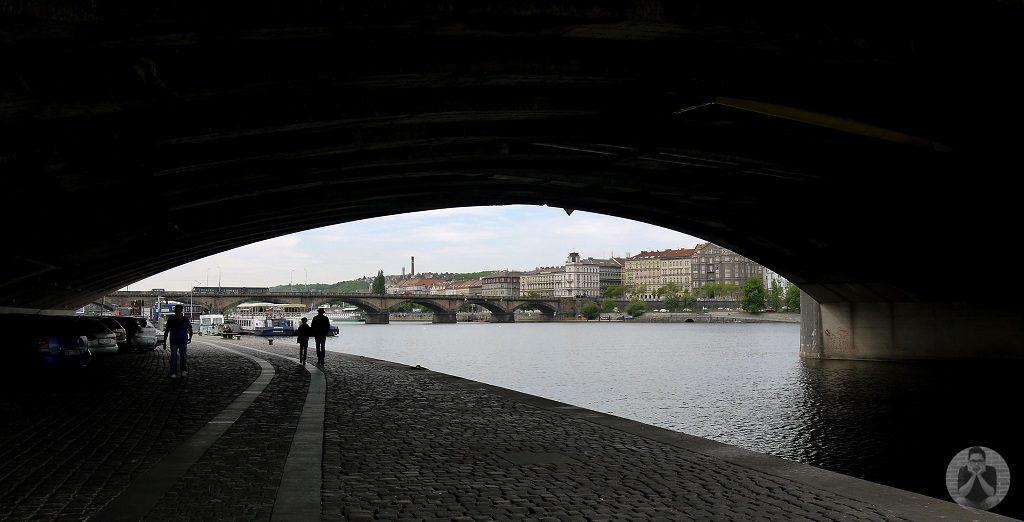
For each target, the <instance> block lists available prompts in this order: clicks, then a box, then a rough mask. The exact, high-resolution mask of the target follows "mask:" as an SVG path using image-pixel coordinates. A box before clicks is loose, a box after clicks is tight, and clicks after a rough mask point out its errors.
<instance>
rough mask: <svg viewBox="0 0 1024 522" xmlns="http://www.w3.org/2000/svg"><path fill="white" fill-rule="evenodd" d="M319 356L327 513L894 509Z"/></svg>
mask: <svg viewBox="0 0 1024 522" xmlns="http://www.w3.org/2000/svg"><path fill="white" fill-rule="evenodd" d="M327 366H328V376H329V381H328V395H329V400H328V406H327V420H326V422H327V426H326V434H325V443H324V444H325V452H324V513H323V515H324V518H325V519H330V520H392V519H406V518H409V519H428V520H434V519H437V520H442V519H443V520H453V519H454V520H494V519H531V520H780V519H786V520H816V521H825V520H892V519H896V518H894V517H891V516H889V515H888V514H886V513H883V512H882V511H881V510H879V509H878V508H876V507H875V506H872V505H870V504H867V503H864V502H859V501H856V500H853V499H850V498H845V497H843V496H839V495H835V494H830V493H828V492H825V491H821V490H816V489H815V488H812V487H808V486H805V485H802V484H800V483H797V482H793V481H790V480H786V479H781V478H778V477H773V476H771V475H767V474H764V473H761V472H757V471H754V470H751V469H748V468H743V467H740V466H736V465H733V464H729V463H727V462H724V461H722V460H718V459H714V458H711V457H707V456H705V455H701V454H698V453H694V452H690V451H686V450H682V449H679V448H677V447H673V446H669V445H666V444H662V443H660V442H657V441H654V440H651V439H648V438H644V437H640V436H636V435H632V434H629V433H624V432H621V431H616V430H612V429H609V428H607V427H604V426H600V425H597V424H594V423H591V422H588V421H586V420H582V419H579V418H575V417H570V416H565V415H562V414H560V413H557V412H553V411H547V410H544V409H540V408H536V407H533V406H530V405H526V404H522V403H519V402H516V401H512V400H508V399H505V398H503V397H500V396H498V395H496V394H494V393H493V392H492V391H491V390H489V389H487V388H484V387H478V388H476V389H474V388H473V387H472V386H471V385H469V386H467V385H466V383H467V381H462V382H455V381H454V380H449V379H443V378H438V374H434V373H432V372H427V371H423V370H418V369H415V368H408V367H405V368H403V367H400V366H398V365H389V364H382V363H381V362H379V361H374V360H372V359H366V358H361V357H355V356H344V355H339V354H331V356H330V357H329V358H328V364H327ZM470 384H471V383H470Z"/></svg>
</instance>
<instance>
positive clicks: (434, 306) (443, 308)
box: [388, 296, 452, 314]
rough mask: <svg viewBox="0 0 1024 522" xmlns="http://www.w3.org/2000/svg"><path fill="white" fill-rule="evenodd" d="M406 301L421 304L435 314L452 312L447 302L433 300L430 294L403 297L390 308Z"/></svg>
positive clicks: (390, 307) (390, 308)
mask: <svg viewBox="0 0 1024 522" xmlns="http://www.w3.org/2000/svg"><path fill="white" fill-rule="evenodd" d="M406 303H409V304H415V305H420V306H422V307H424V308H426V309H427V310H429V311H430V312H432V313H435V314H447V313H451V312H452V310H450V309H449V306H447V303H438V302H437V301H433V300H431V299H430V298H429V297H428V296H421V297H410V298H403V299H401V300H399V301H397V302H395V303H393V304H391V305H390V306H388V310H393V309H394V308H395V307H396V306H401V305H403V304H406Z"/></svg>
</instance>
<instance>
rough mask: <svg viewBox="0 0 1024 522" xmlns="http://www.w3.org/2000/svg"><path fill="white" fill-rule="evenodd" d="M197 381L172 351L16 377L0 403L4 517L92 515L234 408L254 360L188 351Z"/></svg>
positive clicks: (0, 510) (1, 512)
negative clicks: (174, 376)
mask: <svg viewBox="0 0 1024 522" xmlns="http://www.w3.org/2000/svg"><path fill="white" fill-rule="evenodd" d="M190 365H191V367H192V371H191V372H190V373H191V375H190V376H189V377H188V378H187V379H184V380H182V381H180V382H176V383H171V382H170V380H169V379H168V373H169V371H168V357H167V352H166V351H164V350H160V349H157V350H155V351H151V352H143V353H129V354H118V355H116V356H114V357H112V358H108V359H105V360H103V359H101V360H97V361H94V363H93V364H91V365H90V367H89V368H87V369H86V370H85V371H82V372H69V373H63V372H61V373H52V372H49V373H39V374H30V375H20V376H19V375H14V376H11V377H12V378H9V379H6V380H4V381H3V384H2V387H3V394H2V396H0V463H2V464H0V519H5V520H23V519H46V520H50V519H56V518H62V519H68V520H81V519H83V518H86V517H88V516H90V515H92V514H94V513H95V512H96V511H98V510H99V509H100V508H101V507H102V506H103V505H105V504H106V503H107V502H109V501H110V500H111V499H113V498H114V497H115V496H116V495H118V494H119V493H120V492H121V491H123V490H124V489H125V488H126V487H127V485H128V483H129V481H130V480H131V479H132V477H133V476H137V475H139V474H140V473H141V472H142V471H144V470H146V469H148V468H149V467H150V466H152V465H153V464H154V463H155V462H157V461H159V460H160V459H161V458H162V457H163V456H164V455H166V454H167V453H169V452H170V451H171V450H172V449H174V448H175V447H176V446H177V445H178V444H180V443H181V442H182V441H183V440H185V439H187V438H188V437H189V436H191V435H192V434H193V433H195V432H196V431H197V430H198V429H199V428H201V427H202V426H203V425H204V424H205V423H206V422H208V421H209V420H210V419H211V418H213V417H214V416H215V415H216V414H217V413H218V412H220V411H221V410H222V409H223V408H224V406H225V405H227V404H228V403H230V402H231V401H232V400H233V399H234V398H235V397H236V396H237V395H238V394H239V393H240V392H241V391H242V390H244V389H245V387H246V386H248V385H249V383H250V382H252V380H253V379H255V378H256V375H258V373H259V369H258V367H257V366H255V365H254V364H253V363H252V362H250V361H248V360H246V359H243V358H241V357H238V356H236V355H232V354H228V353H226V352H223V351H221V350H215V349H211V348H205V347H202V346H198V345H195V346H193V347H190Z"/></svg>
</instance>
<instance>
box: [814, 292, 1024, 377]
mask: <svg viewBox="0 0 1024 522" xmlns="http://www.w3.org/2000/svg"><path fill="white" fill-rule="evenodd" d="M1022 325H1024V309H1022V308H1015V307H1012V306H1004V305H995V304H986V303H960V302H943V303H913V302H895V303H877V302H874V303H854V302H839V303H820V304H819V303H818V302H816V301H815V300H814V299H811V298H810V297H808V296H807V295H806V294H803V295H801V296H800V356H801V357H805V358H809V359H859V360H884V361H899V360H924V359H946V360H952V359H1024V326H1022Z"/></svg>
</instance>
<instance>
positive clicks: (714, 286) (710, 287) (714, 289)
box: [700, 281, 722, 299]
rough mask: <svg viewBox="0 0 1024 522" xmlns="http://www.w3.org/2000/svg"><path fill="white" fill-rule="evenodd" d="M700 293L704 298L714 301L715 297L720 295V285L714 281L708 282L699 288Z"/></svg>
mask: <svg viewBox="0 0 1024 522" xmlns="http://www.w3.org/2000/svg"><path fill="white" fill-rule="evenodd" d="M700 291H701V293H703V294H704V297H707V298H708V299H714V298H715V296H716V295H719V294H721V293H722V285H721V284H719V283H716V282H714V281H708V282H707V283H704V286H703V287H701V289H700Z"/></svg>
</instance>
